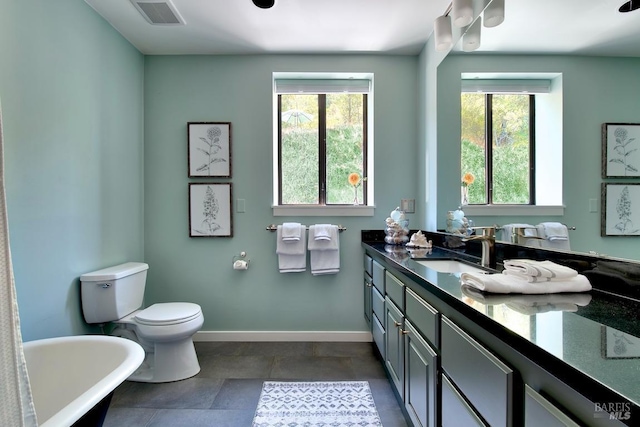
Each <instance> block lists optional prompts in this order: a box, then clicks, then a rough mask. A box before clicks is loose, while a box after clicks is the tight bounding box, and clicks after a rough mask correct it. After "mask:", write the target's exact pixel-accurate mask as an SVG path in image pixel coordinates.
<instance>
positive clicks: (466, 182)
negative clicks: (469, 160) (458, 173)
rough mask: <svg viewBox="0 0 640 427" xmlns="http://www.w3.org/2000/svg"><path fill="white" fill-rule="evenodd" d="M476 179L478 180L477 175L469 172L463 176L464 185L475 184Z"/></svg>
mask: <svg viewBox="0 0 640 427" xmlns="http://www.w3.org/2000/svg"><path fill="white" fill-rule="evenodd" d="M475 180H476V177H475V176H473V174H472V173H471V172H467V173H465V174H464V175H463V176H462V185H464V186H465V187H466V186H468V185H471V184H473V181H475Z"/></svg>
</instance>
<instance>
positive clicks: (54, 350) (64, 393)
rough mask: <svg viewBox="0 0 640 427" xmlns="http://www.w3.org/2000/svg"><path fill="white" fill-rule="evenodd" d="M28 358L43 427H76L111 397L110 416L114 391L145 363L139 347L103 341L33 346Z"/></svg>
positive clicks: (87, 338) (74, 339) (27, 348)
mask: <svg viewBox="0 0 640 427" xmlns="http://www.w3.org/2000/svg"><path fill="white" fill-rule="evenodd" d="M24 354H25V358H26V361H27V370H28V373H29V381H30V383H31V392H32V394H33V401H34V405H35V408H36V414H37V415H38V423H39V425H40V426H41V427H54V426H55V427H58V426H70V425H72V424H73V423H74V422H76V421H77V420H79V419H80V418H81V417H82V416H83V415H85V414H86V413H88V412H90V411H91V409H92V408H94V407H95V406H96V405H98V404H99V403H101V402H103V403H102V406H104V404H105V402H104V401H103V399H105V398H106V397H108V399H105V401H106V406H104V410H105V411H106V408H107V407H108V404H109V400H110V397H111V393H112V392H113V390H114V389H115V388H116V387H117V386H118V385H120V384H121V383H122V382H123V381H124V380H125V379H127V377H129V375H131V374H132V373H133V372H134V371H135V370H136V369H137V368H138V367H139V366H140V364H141V363H142V361H143V360H144V350H143V349H142V347H140V345H139V344H137V343H135V342H133V341H131V340H127V339H124V338H118V337H111V336H102V335H80V336H69V337H60V338H49V339H43V340H37V341H30V342H26V343H24ZM92 412H95V411H92ZM103 415H104V414H103Z"/></svg>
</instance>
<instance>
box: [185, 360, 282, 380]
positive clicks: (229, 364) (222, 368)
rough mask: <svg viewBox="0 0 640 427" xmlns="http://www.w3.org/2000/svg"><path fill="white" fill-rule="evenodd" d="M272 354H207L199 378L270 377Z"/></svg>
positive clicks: (202, 361) (201, 363) (201, 365)
mask: <svg viewBox="0 0 640 427" xmlns="http://www.w3.org/2000/svg"><path fill="white" fill-rule="evenodd" d="M273 360H274V358H273V357H271V356H206V357H202V358H200V373H199V374H198V375H197V376H196V377H197V378H269V373H270V372H271V368H272V366H273Z"/></svg>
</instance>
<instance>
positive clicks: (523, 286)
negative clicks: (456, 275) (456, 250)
mask: <svg viewBox="0 0 640 427" xmlns="http://www.w3.org/2000/svg"><path fill="white" fill-rule="evenodd" d="M460 282H461V284H463V285H467V286H471V287H473V288H476V289H478V290H480V291H483V292H491V293H498V294H509V293H514V294H553V293H560V292H586V291H590V290H591V283H589V279H587V278H586V277H585V276H583V275H581V274H578V275H576V276H575V277H572V278H570V279H564V280H553V281H549V282H539V283H530V282H529V281H527V280H526V279H525V278H520V277H519V276H515V275H510V274H500V273H497V274H483V273H462V275H461V276H460Z"/></svg>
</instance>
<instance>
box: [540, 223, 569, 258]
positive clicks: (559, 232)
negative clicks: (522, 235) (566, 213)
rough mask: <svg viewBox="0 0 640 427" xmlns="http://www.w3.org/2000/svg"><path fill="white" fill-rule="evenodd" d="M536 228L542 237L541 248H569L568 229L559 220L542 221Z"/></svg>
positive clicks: (566, 249) (567, 249)
mask: <svg viewBox="0 0 640 427" xmlns="http://www.w3.org/2000/svg"><path fill="white" fill-rule="evenodd" d="M536 228H537V229H538V235H539V236H540V237H542V238H543V239H544V240H541V241H540V246H541V247H542V248H549V249H559V250H565V251H569V250H571V244H570V243H569V230H568V229H567V226H566V225H564V224H561V223H559V222H542V223H540V224H538V225H537V226H536Z"/></svg>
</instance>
